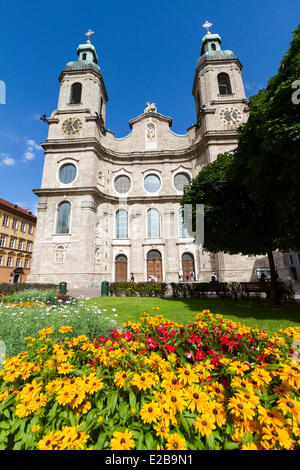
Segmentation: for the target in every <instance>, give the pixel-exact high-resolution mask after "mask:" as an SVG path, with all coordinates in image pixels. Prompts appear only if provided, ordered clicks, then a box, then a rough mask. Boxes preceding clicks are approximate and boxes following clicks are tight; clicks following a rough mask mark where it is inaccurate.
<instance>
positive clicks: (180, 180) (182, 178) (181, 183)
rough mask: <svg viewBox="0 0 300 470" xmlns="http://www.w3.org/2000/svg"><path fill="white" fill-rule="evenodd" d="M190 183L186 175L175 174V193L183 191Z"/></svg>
mask: <svg viewBox="0 0 300 470" xmlns="http://www.w3.org/2000/svg"><path fill="white" fill-rule="evenodd" d="M190 182H191V180H190V177H189V175H187V174H186V173H177V175H175V176H174V186H175V188H176V189H177V191H183V189H184V188H185V186H188V185H189V184H190Z"/></svg>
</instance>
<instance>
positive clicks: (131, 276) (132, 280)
mask: <svg viewBox="0 0 300 470" xmlns="http://www.w3.org/2000/svg"><path fill="white" fill-rule="evenodd" d="M130 282H134V274H133V273H130Z"/></svg>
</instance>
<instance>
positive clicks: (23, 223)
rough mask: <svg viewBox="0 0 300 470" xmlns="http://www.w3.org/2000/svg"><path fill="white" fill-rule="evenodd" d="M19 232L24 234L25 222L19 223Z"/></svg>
mask: <svg viewBox="0 0 300 470" xmlns="http://www.w3.org/2000/svg"><path fill="white" fill-rule="evenodd" d="M21 232H25V222H24V221H22V222H21Z"/></svg>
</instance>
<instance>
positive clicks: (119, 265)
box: [115, 255, 128, 282]
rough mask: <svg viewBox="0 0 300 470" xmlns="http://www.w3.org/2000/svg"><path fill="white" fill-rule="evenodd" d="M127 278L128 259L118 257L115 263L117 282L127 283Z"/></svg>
mask: <svg viewBox="0 0 300 470" xmlns="http://www.w3.org/2000/svg"><path fill="white" fill-rule="evenodd" d="M127 277H128V276H127V257H126V256H125V255H118V256H117V257H116V262H115V282H126V281H127Z"/></svg>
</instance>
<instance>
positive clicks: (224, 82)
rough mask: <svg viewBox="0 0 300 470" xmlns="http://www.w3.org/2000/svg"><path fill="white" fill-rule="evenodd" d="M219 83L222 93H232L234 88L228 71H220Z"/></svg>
mask: <svg viewBox="0 0 300 470" xmlns="http://www.w3.org/2000/svg"><path fill="white" fill-rule="evenodd" d="M218 84H219V93H220V95H231V93H232V90H231V84H230V78H229V75H228V73H224V72H222V73H219V75H218Z"/></svg>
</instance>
